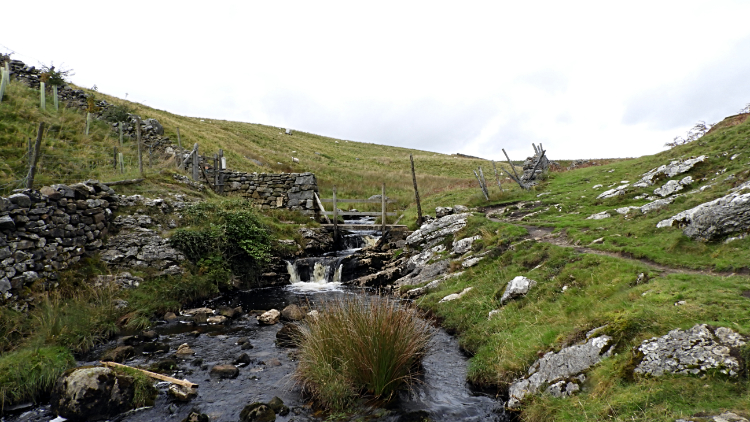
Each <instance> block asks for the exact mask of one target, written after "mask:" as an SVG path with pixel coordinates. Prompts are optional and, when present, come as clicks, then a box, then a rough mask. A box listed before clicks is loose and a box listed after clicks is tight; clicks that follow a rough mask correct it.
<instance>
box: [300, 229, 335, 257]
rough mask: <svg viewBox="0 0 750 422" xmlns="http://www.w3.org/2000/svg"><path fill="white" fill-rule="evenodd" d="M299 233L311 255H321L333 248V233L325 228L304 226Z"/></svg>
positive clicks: (307, 251) (306, 250)
mask: <svg viewBox="0 0 750 422" xmlns="http://www.w3.org/2000/svg"><path fill="white" fill-rule="evenodd" d="M299 233H300V234H301V235H302V239H303V244H304V247H305V252H306V253H307V254H308V255H309V256H316V255H320V254H323V253H325V252H327V251H329V250H331V248H333V235H332V234H331V233H329V232H328V231H327V230H326V229H324V228H314V229H309V228H302V229H300V230H299Z"/></svg>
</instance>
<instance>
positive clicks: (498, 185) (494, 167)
mask: <svg viewBox="0 0 750 422" xmlns="http://www.w3.org/2000/svg"><path fill="white" fill-rule="evenodd" d="M492 169H493V170H495V181H497V187H498V188H500V192H502V191H503V187H502V185H500V177H498V175H497V167H496V166H495V161H492Z"/></svg>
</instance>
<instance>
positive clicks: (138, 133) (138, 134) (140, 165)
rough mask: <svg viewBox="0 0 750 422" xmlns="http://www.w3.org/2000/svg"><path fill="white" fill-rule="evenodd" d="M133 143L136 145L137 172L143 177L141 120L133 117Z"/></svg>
mask: <svg viewBox="0 0 750 422" xmlns="http://www.w3.org/2000/svg"><path fill="white" fill-rule="evenodd" d="M135 142H136V143H137V144H138V171H139V172H140V175H141V176H143V153H142V151H141V118H140V117H138V116H136V117H135Z"/></svg>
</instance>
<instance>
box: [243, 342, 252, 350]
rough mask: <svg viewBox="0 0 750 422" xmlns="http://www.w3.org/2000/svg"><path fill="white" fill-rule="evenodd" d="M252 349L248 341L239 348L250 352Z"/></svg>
mask: <svg viewBox="0 0 750 422" xmlns="http://www.w3.org/2000/svg"><path fill="white" fill-rule="evenodd" d="M252 348H253V345H252V344H251V343H250V342H249V341H248V342H247V343H243V344H242V345H241V346H240V350H250V349H252Z"/></svg>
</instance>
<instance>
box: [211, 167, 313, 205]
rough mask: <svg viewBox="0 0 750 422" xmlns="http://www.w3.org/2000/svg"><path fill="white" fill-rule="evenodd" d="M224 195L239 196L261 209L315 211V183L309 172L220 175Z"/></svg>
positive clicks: (225, 173)
mask: <svg viewBox="0 0 750 422" xmlns="http://www.w3.org/2000/svg"><path fill="white" fill-rule="evenodd" d="M223 178H224V192H225V193H239V194H241V195H242V196H245V197H247V198H249V199H250V200H251V201H253V203H254V204H255V205H256V206H258V207H259V208H262V209H269V208H288V209H291V210H297V211H303V212H304V211H306V212H315V210H316V209H317V207H316V204H315V197H314V194H315V193H316V192H318V181H317V179H316V178H315V175H314V174H313V173H281V174H266V173H240V172H226V171H225V172H223Z"/></svg>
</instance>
